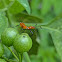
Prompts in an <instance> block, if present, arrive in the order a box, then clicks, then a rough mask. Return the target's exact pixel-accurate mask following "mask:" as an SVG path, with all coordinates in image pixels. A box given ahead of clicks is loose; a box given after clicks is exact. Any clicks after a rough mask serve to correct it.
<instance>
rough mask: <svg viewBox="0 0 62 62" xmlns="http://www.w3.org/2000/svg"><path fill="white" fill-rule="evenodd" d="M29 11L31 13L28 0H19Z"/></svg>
mask: <svg viewBox="0 0 62 62" xmlns="http://www.w3.org/2000/svg"><path fill="white" fill-rule="evenodd" d="M17 1H18V2H19V3H20V4H21V5H22V6H23V7H24V8H25V9H26V11H27V12H28V14H30V7H29V4H28V0H17Z"/></svg>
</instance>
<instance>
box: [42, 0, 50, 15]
mask: <svg viewBox="0 0 62 62" xmlns="http://www.w3.org/2000/svg"><path fill="white" fill-rule="evenodd" d="M50 8H51V0H43V1H42V9H41V11H42V14H43V15H45V14H47V13H48V12H49V11H50Z"/></svg>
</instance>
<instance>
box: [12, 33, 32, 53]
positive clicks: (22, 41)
mask: <svg viewBox="0 0 62 62" xmlns="http://www.w3.org/2000/svg"><path fill="white" fill-rule="evenodd" d="M13 46H14V48H15V50H16V51H17V52H19V53H23V52H27V51H29V50H30V48H31V47H32V39H31V38H30V37H29V35H28V34H27V33H22V34H21V35H17V37H16V38H15V40H14V43H13Z"/></svg>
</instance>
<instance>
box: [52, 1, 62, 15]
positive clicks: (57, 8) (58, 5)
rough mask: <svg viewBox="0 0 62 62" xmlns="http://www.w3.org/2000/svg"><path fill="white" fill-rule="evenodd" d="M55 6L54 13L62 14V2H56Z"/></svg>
mask: <svg viewBox="0 0 62 62" xmlns="http://www.w3.org/2000/svg"><path fill="white" fill-rule="evenodd" d="M53 6H54V12H55V14H56V15H58V14H60V13H61V12H62V0H54V1H53Z"/></svg>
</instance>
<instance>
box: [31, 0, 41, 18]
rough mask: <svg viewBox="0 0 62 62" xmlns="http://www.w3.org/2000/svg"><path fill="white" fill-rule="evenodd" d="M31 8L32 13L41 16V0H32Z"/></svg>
mask: <svg viewBox="0 0 62 62" xmlns="http://www.w3.org/2000/svg"><path fill="white" fill-rule="evenodd" d="M31 9H32V15H34V16H38V17H41V16H39V15H41V13H40V11H39V9H40V0H32V1H31Z"/></svg>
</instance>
